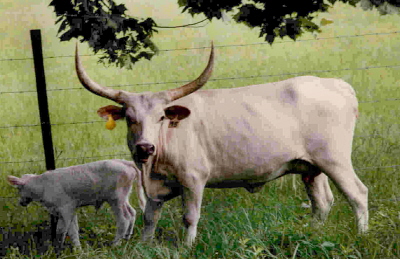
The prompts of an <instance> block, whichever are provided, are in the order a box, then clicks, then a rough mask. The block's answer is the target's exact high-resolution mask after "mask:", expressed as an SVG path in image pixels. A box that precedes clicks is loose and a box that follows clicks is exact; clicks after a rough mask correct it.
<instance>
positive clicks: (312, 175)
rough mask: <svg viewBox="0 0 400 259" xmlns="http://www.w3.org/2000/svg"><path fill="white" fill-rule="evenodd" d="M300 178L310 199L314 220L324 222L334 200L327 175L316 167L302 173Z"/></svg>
mask: <svg viewBox="0 0 400 259" xmlns="http://www.w3.org/2000/svg"><path fill="white" fill-rule="evenodd" d="M317 171H318V172H317ZM302 180H303V182H304V184H305V187H306V191H307V194H308V197H309V199H310V200H311V206H312V213H313V218H314V221H315V222H324V221H325V220H326V218H327V217H328V214H329V211H330V209H331V207H332V204H333V200H334V198H333V194H332V191H331V188H330V186H329V183H328V177H327V176H326V175H325V174H323V173H320V172H319V170H318V169H317V170H313V171H312V172H308V173H303V174H302Z"/></svg>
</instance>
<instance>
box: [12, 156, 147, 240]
mask: <svg viewBox="0 0 400 259" xmlns="http://www.w3.org/2000/svg"><path fill="white" fill-rule="evenodd" d="M134 180H136V182H137V194H138V197H139V204H140V208H141V209H142V210H144V207H145V204H146V199H145V196H144V192H143V188H142V184H141V174H140V171H139V170H138V169H137V167H136V166H135V164H134V163H133V162H129V161H125V160H119V159H113V160H103V161H97V162H93V163H88V164H83V165H76V166H70V167H65V168H59V169H56V170H53V171H47V172H45V173H43V174H41V175H34V174H25V175H23V176H22V177H21V178H18V177H15V176H11V175H9V176H8V181H9V182H10V183H11V184H12V185H14V186H17V187H18V190H19V194H20V196H21V199H20V205H22V206H27V205H28V204H29V203H30V202H31V201H38V202H40V203H41V204H42V205H43V206H45V207H46V208H47V209H48V210H49V212H50V213H51V214H53V215H57V216H58V217H59V220H58V223H57V235H58V237H59V238H60V239H59V240H60V243H61V244H63V243H64V240H65V236H66V234H67V232H68V235H69V236H70V238H71V241H72V243H73V245H74V246H78V247H79V246H80V242H79V233H78V220H77V216H76V214H75V209H76V208H78V207H82V206H87V205H94V206H95V207H96V209H98V208H100V206H101V205H102V204H103V202H108V203H109V204H110V206H111V208H112V210H113V211H114V214H115V218H116V221H117V233H116V235H115V238H114V240H113V244H115V243H117V242H118V241H119V240H120V239H121V238H126V239H128V238H129V237H130V235H131V234H132V230H133V225H134V222H135V216H136V211H135V210H134V209H133V208H132V207H131V205H130V204H129V200H128V198H129V194H130V192H131V189H132V183H133V181H134Z"/></svg>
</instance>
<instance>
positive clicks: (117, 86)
mask: <svg viewBox="0 0 400 259" xmlns="http://www.w3.org/2000/svg"><path fill="white" fill-rule="evenodd" d="M399 33H400V31H392V32H383V33H366V34H354V35H339V36H332V37H315V38H313V39H303V40H297V41H296V42H313V41H320V40H336V39H345V38H357V37H369V36H384V35H397V34H399ZM286 43H295V42H293V41H280V42H275V43H274V44H286ZM267 44H269V43H267V42H256V43H249V44H230V45H216V46H214V47H215V48H231V47H251V46H256V45H267ZM207 48H210V47H209V46H206V47H192V48H176V49H161V50H160V51H165V52H167V51H188V50H198V49H207ZM81 56H95V55H92V54H88V55H81ZM57 58H74V55H63V56H48V57H44V59H57ZM26 60H33V58H30V57H29V58H6V59H0V62H7V61H26ZM387 68H392V69H394V68H400V65H397V64H394V65H393V64H392V65H381V66H366V67H358V68H341V69H326V70H310V71H300V72H291V73H282V74H267V75H253V76H241V77H224V78H213V79H210V80H209V81H223V80H242V79H254V78H263V77H282V76H293V75H302V74H319V73H331V72H340V71H359V70H371V69H387ZM182 83H187V81H185V80H177V81H165V82H145V83H135V84H124V85H110V86H108V87H111V88H122V87H131V86H143V85H161V84H182ZM70 90H85V89H84V88H83V87H74V88H55V89H48V90H47V91H48V92H52V91H70ZM24 93H36V90H28V91H21V90H20V91H4V92H0V94H24ZM388 101H400V98H388V99H381V100H362V101H360V102H359V103H360V104H362V103H380V102H388ZM94 123H104V121H102V120H96V121H84V122H61V123H52V124H51V125H52V126H62V125H80V124H94ZM39 126H41V125H40V124H24V125H5V126H0V129H8V128H23V127H39ZM377 136H383V135H379V134H373V135H356V136H355V137H356V138H374V137H377ZM121 156H124V157H130V154H108V155H102V156H86V157H70V158H59V159H57V161H61V160H74V159H97V158H105V157H121ZM44 161H45V160H44V159H41V160H28V161H0V164H21V163H41V162H44ZM399 166H400V165H389V166H378V167H365V168H357V169H356V170H374V169H378V168H384V169H389V168H396V167H399ZM0 198H1V197H0Z"/></svg>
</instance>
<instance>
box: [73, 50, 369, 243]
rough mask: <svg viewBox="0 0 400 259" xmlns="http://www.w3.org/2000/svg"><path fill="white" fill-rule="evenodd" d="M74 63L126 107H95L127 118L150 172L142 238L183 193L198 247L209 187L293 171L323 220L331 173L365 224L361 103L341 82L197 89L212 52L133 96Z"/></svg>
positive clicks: (96, 89)
mask: <svg viewBox="0 0 400 259" xmlns="http://www.w3.org/2000/svg"><path fill="white" fill-rule="evenodd" d="M76 53H78V52H76ZM75 64H76V71H77V74H78V78H79V80H80V81H81V83H82V85H83V86H84V87H85V88H87V89H88V90H89V91H91V92H93V93H95V94H97V95H100V96H102V97H105V98H108V99H110V100H113V101H115V102H117V103H119V104H121V105H122V107H120V106H111V105H110V106H106V107H103V108H101V109H99V111H98V113H99V115H100V116H102V117H108V116H112V117H113V118H114V119H121V118H125V119H126V122H127V125H128V146H129V148H130V150H131V153H132V156H133V159H134V160H135V162H136V163H137V165H138V166H139V168H140V169H141V170H143V185H144V189H145V192H146V194H147V196H148V203H147V206H146V211H145V216H144V223H145V229H144V238H145V239H146V238H148V237H151V236H152V235H153V234H154V229H155V225H156V223H157V221H158V218H159V215H160V211H161V207H162V204H163V202H165V201H167V200H169V199H171V198H173V197H176V196H178V195H182V197H183V205H184V210H185V215H184V224H185V226H186V227H187V229H188V233H187V237H186V242H187V243H188V244H191V243H192V242H193V241H194V239H195V236H196V232H197V224H198V221H199V218H200V209H201V201H202V197H203V190H204V188H205V187H214V188H230V187H244V188H246V189H247V190H249V191H250V192H254V191H256V190H257V189H259V188H260V187H261V186H262V185H263V184H265V183H266V182H268V181H271V180H274V179H276V178H278V177H281V176H283V175H285V174H289V173H299V174H301V175H302V179H303V182H304V184H305V186H306V189H307V193H308V195H309V197H310V200H311V202H312V209H313V214H314V217H315V218H316V219H319V220H324V219H325V218H326V217H327V215H328V212H329V210H330V208H331V205H332V203H333V195H332V192H331V189H330V187H329V184H328V177H329V178H330V179H331V180H332V181H333V183H334V184H335V185H336V186H337V187H338V188H339V190H340V191H341V192H342V193H343V194H344V195H345V196H346V198H347V199H348V201H349V203H350V204H351V206H352V207H353V211H354V213H355V215H356V219H357V224H358V229H359V232H365V231H366V230H367V228H368V189H367V187H365V186H364V184H363V183H362V182H361V181H360V179H359V178H358V177H357V175H356V174H355V172H354V169H353V166H352V162H351V149H352V140H353V134H354V128H355V123H356V118H357V114H358V102H357V98H356V95H355V92H354V90H353V88H352V87H351V86H350V85H349V84H348V83H346V82H344V81H343V80H340V79H333V78H318V77H313V76H301V77H296V78H292V79H288V80H284V81H281V82H275V83H267V84H261V85H252V86H246V87H239V88H232V89H214V90H198V89H200V88H201V87H202V86H203V85H204V84H205V83H206V82H207V80H208V78H209V77H210V76H211V72H212V69H213V64H214V51H213V48H212V51H211V54H210V58H209V62H208V65H207V67H206V68H205V70H204V71H203V73H202V74H201V75H200V76H199V77H198V78H197V79H196V80H194V81H193V82H190V83H188V84H186V85H184V86H181V87H179V88H176V89H171V90H165V91H161V92H157V93H150V92H145V93H131V92H127V91H123V90H114V89H111V88H108V87H104V86H101V85H99V84H98V83H96V82H94V81H93V80H91V79H90V78H89V77H88V75H87V74H86V72H85V71H84V69H83V66H82V64H81V61H80V59H79V55H78V54H76V63H75Z"/></svg>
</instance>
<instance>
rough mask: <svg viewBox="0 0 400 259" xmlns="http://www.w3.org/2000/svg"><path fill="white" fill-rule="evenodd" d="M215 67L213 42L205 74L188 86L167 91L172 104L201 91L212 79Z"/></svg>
mask: <svg viewBox="0 0 400 259" xmlns="http://www.w3.org/2000/svg"><path fill="white" fill-rule="evenodd" d="M213 66H214V44H213V43H212V42H211V53H210V58H209V59H208V64H207V66H206V68H205V69H204V71H203V73H201V75H200V76H199V77H198V78H197V79H196V80H194V81H192V82H190V83H188V84H186V85H183V86H181V87H178V88H175V89H171V90H167V93H168V95H169V97H170V100H171V102H172V101H174V100H176V99H179V98H182V97H184V96H186V95H188V94H191V93H193V92H194V91H196V90H198V89H200V88H201V87H202V86H203V85H205V83H207V81H208V79H209V78H210V77H211V73H212V71H213Z"/></svg>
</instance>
